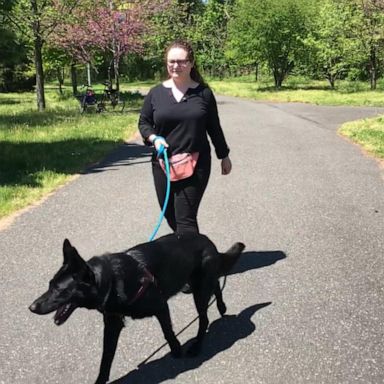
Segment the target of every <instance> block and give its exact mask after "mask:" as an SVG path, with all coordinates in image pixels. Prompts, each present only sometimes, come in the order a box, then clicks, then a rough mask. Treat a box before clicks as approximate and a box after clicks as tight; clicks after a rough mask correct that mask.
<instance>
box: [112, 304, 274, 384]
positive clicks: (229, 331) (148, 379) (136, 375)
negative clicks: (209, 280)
mask: <svg viewBox="0 0 384 384" xmlns="http://www.w3.org/2000/svg"><path fill="white" fill-rule="evenodd" d="M270 304H271V303H270V302H269V303H261V304H256V305H252V306H250V307H248V308H246V309H244V310H243V311H242V312H240V313H239V314H238V315H229V316H224V317H222V318H220V319H218V320H216V321H214V322H213V323H212V324H211V325H210V326H209V329H208V333H207V335H206V337H205V340H204V347H203V351H202V353H201V355H199V356H198V357H195V358H181V359H174V358H172V357H171V355H170V353H168V354H166V355H165V356H164V357H162V358H160V359H157V360H153V361H150V362H149V363H145V364H142V365H139V368H137V369H135V370H133V371H131V372H129V373H128V374H127V375H126V376H124V377H122V378H120V379H118V380H116V381H113V384H128V383H145V384H157V383H162V382H163V381H166V380H171V379H174V378H175V377H177V376H178V375H180V374H181V373H183V372H187V371H190V370H192V369H196V368H198V367H200V366H201V365H202V364H203V363H204V362H205V361H207V360H209V359H211V358H212V357H213V356H215V355H217V354H218V353H220V352H223V351H225V350H226V349H229V348H231V347H232V345H234V344H235V343H236V342H237V341H238V340H241V339H244V338H246V337H248V336H249V335H250V334H251V333H252V332H254V331H255V329H256V326H255V325H254V324H253V322H252V321H251V318H252V316H253V315H254V314H255V312H256V311H258V310H260V309H262V308H264V307H266V306H268V305H270ZM190 342H191V341H188V342H187V343H186V344H185V345H184V346H183V348H184V349H186V348H188V346H189V344H190ZM166 348H168V345H167V346H166ZM168 349H169V348H168Z"/></svg>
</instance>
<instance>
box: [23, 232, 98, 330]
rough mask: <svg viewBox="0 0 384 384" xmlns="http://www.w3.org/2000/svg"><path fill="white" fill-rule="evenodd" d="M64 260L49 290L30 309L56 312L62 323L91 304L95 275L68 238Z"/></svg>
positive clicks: (38, 312) (65, 244)
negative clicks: (78, 309) (76, 310)
mask: <svg viewBox="0 0 384 384" xmlns="http://www.w3.org/2000/svg"><path fill="white" fill-rule="evenodd" d="M63 254H64V263H63V266H62V267H61V268H60V269H59V271H58V272H57V273H56V274H55V276H54V277H53V279H52V280H51V281H50V282H49V289H48V291H47V292H45V293H44V294H43V295H41V296H40V297H39V298H38V299H36V300H35V301H34V302H33V303H32V304H31V306H30V307H29V309H30V310H31V311H32V312H33V313H36V314H38V315H46V314H48V313H51V312H53V311H56V314H55V316H54V321H55V324H56V325H61V324H63V323H64V322H65V321H66V320H67V319H68V318H69V316H71V314H72V313H73V311H74V310H75V309H76V308H78V307H87V308H89V307H90V304H91V303H92V300H91V298H92V297H93V296H94V295H93V293H94V291H95V289H96V287H95V285H96V284H95V276H94V273H93V272H92V270H91V269H90V268H89V266H88V265H87V263H86V262H85V261H84V260H83V259H82V258H81V256H80V255H79V253H78V252H77V250H76V248H74V247H72V245H71V243H70V242H69V240H67V239H65V240H64V244H63Z"/></svg>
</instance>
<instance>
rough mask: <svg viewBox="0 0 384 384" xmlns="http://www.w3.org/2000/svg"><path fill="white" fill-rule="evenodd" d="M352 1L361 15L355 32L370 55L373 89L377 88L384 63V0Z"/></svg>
mask: <svg viewBox="0 0 384 384" xmlns="http://www.w3.org/2000/svg"><path fill="white" fill-rule="evenodd" d="M352 3H354V4H355V6H356V9H357V11H360V15H361V16H360V23H359V24H358V25H356V28H355V30H354V32H355V35H356V36H357V38H358V39H359V40H361V42H362V44H363V46H364V51H365V52H366V53H367V55H368V57H367V62H368V68H369V72H370V83H371V89H376V84H377V78H378V73H379V68H380V63H383V50H384V1H383V0H352Z"/></svg>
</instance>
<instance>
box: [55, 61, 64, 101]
mask: <svg viewBox="0 0 384 384" xmlns="http://www.w3.org/2000/svg"><path fill="white" fill-rule="evenodd" d="M56 74H57V81H58V82H59V92H60V95H62V94H63V84H64V70H63V68H60V67H57V68H56Z"/></svg>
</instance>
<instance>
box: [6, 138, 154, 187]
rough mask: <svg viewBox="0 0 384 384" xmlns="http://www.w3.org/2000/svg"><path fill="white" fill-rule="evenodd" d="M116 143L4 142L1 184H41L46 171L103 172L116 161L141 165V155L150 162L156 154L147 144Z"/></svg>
mask: <svg viewBox="0 0 384 384" xmlns="http://www.w3.org/2000/svg"><path fill="white" fill-rule="evenodd" d="M116 146H117V143H116V142H114V141H108V140H100V139H99V138H86V139H74V140H62V141H57V142H50V143H49V142H10V141H0V185H2V186H5V185H8V186H14V185H20V186H29V187H32V188H34V187H40V186H42V180H41V177H42V175H41V173H42V171H44V173H46V172H47V171H51V172H54V173H58V174H65V175H72V174H76V173H92V172H101V171H102V170H108V169H110V167H111V166H112V165H113V164H114V165H116V166H119V165H122V164H124V165H133V164H137V163H138V161H137V159H139V158H146V160H145V161H149V159H148V157H149V156H150V155H151V154H152V150H151V148H149V147H145V146H143V145H138V144H134V143H129V144H122V145H120V146H118V147H117V148H116ZM106 153H108V155H107V156H106V157H105V154H106ZM101 158H103V160H102V161H101V162H100V159H101ZM87 164H88V165H89V166H86V165H87ZM90 164H92V165H90Z"/></svg>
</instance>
